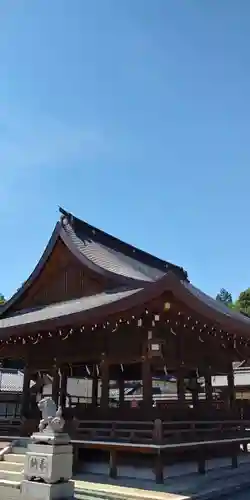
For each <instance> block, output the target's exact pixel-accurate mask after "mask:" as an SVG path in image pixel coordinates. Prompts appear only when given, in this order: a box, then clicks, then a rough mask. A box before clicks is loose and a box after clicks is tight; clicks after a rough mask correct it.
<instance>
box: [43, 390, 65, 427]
mask: <svg viewBox="0 0 250 500" xmlns="http://www.w3.org/2000/svg"><path fill="white" fill-rule="evenodd" d="M38 408H39V410H40V411H41V413H42V419H41V420H40V424H39V432H43V433H45V432H52V433H54V434H55V433H57V432H62V430H63V427H64V424H65V421H64V419H63V418H62V408H61V407H60V406H59V408H58V409H57V408H56V404H55V402H54V401H53V399H52V398H49V397H47V398H43V399H41V401H39V403H38Z"/></svg>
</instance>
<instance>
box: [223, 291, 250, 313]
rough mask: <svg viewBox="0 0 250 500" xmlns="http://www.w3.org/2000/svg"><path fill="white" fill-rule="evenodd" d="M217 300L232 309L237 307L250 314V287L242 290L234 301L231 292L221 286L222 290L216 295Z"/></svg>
mask: <svg viewBox="0 0 250 500" xmlns="http://www.w3.org/2000/svg"><path fill="white" fill-rule="evenodd" d="M216 300H218V301H220V302H222V303H223V304H225V305H226V306H227V307H229V308H230V309H235V310H236V311H239V312H241V313H243V314H246V315H247V316H250V288H247V289H246V290H244V291H243V292H241V293H240V295H239V297H238V298H237V299H236V300H235V301H233V299H232V294H231V293H230V292H228V291H227V290H226V289H225V288H221V290H220V292H219V293H218V294H217V295H216Z"/></svg>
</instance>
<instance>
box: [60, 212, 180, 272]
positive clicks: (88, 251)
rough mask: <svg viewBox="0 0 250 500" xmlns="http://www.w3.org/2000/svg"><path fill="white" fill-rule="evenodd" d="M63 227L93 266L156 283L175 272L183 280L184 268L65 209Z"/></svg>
mask: <svg viewBox="0 0 250 500" xmlns="http://www.w3.org/2000/svg"><path fill="white" fill-rule="evenodd" d="M61 211H62V213H63V214H64V217H62V225H63V229H64V230H65V232H66V234H67V235H68V236H69V238H70V239H71V241H72V243H73V245H74V246H75V247H76V248H77V249H78V251H79V252H80V253H81V254H82V255H83V256H84V257H86V258H87V259H88V260H89V261H91V262H92V263H93V264H96V265H97V266H99V267H100V268H102V269H104V270H106V271H109V272H111V273H114V274H116V275H118V276H121V277H126V278H131V279H133V280H138V281H145V282H152V281H156V280H158V279H160V278H162V276H163V275H164V274H165V273H166V272H167V271H169V270H170V269H171V270H175V271H176V272H177V273H179V274H180V275H181V276H182V278H183V277H185V276H186V273H185V272H184V271H183V269H182V268H180V267H178V266H175V265H173V264H171V263H169V262H166V261H163V260H161V259H158V258H157V257H154V256H153V255H150V254H148V253H146V252H143V251H142V250H139V249H137V248H135V247H133V246H131V245H129V244H127V243H124V242H122V241H121V240H119V239H117V238H115V237H113V236H111V235H109V234H107V233H105V232H104V231H101V230H99V229H97V228H95V227H93V226H90V225H89V224H87V223H86V222H84V221H82V220H80V219H77V218H76V217H73V216H72V215H71V214H68V213H67V212H65V211H64V210H62V209H61Z"/></svg>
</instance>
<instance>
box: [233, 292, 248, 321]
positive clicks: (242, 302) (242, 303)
mask: <svg viewBox="0 0 250 500" xmlns="http://www.w3.org/2000/svg"><path fill="white" fill-rule="evenodd" d="M235 308H236V309H238V311H240V312H242V313H244V314H247V315H248V316H250V288H247V289H246V290H244V291H243V292H241V293H240V295H239V297H238V299H237V300H236V301H235Z"/></svg>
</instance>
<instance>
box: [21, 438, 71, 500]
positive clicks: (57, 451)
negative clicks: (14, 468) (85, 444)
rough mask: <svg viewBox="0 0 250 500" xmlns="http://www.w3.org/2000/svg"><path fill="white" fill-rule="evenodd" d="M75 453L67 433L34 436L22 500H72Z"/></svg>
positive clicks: (29, 453)
mask: <svg viewBox="0 0 250 500" xmlns="http://www.w3.org/2000/svg"><path fill="white" fill-rule="evenodd" d="M72 466H73V450H72V445H71V444H70V442H69V436H68V435H67V434H64V433H53V432H41V433H36V434H33V435H32V437H31V443H30V444H29V445H28V450H27V453H26V457H25V463H24V481H23V482H22V485H21V498H22V500H57V499H58V500H59V499H60V500H71V499H73V497H74V483H73V481H70V479H71V478H72Z"/></svg>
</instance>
